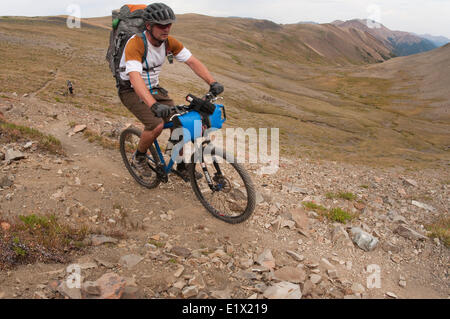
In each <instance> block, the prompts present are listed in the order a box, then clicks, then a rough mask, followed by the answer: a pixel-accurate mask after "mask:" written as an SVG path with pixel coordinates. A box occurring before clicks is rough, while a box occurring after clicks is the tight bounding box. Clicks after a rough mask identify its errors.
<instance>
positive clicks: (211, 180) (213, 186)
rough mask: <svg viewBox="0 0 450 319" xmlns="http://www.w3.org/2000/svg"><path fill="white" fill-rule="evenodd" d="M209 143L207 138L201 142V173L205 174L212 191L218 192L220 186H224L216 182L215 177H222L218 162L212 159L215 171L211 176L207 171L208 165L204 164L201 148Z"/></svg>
mask: <svg viewBox="0 0 450 319" xmlns="http://www.w3.org/2000/svg"><path fill="white" fill-rule="evenodd" d="M209 143H211V141H210V140H209V139H207V140H206V141H204V142H203V143H202V160H201V163H200V166H201V167H202V170H203V174H204V175H205V178H206V181H207V183H208V186H209V188H210V189H211V190H212V191H213V192H218V191H220V190H222V188H223V187H224V185H222V184H220V183H218V181H217V179H219V178H220V177H223V175H222V170H221V169H220V166H219V163H217V162H216V161H213V165H214V168H215V169H216V172H215V173H214V177H213V178H211V174H209V172H208V167H207V166H206V163H205V158H204V156H203V154H204V152H203V150H204V149H205V147H206V146H207V145H208V144H209ZM215 183H216V184H215Z"/></svg>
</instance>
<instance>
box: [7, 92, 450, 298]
mask: <svg viewBox="0 0 450 319" xmlns="http://www.w3.org/2000/svg"><path fill="white" fill-rule="evenodd" d="M43 89H44V88H43ZM5 115H6V117H7V118H8V120H11V121H13V122H17V123H19V124H20V123H21V124H26V125H29V126H34V127H36V128H38V129H40V130H41V131H43V132H45V133H48V134H52V135H53V136H55V137H56V138H58V139H59V140H60V141H61V143H62V145H63V148H64V150H65V152H66V155H67V156H66V157H64V158H61V157H58V156H48V155H44V156H43V155H41V154H39V153H36V152H31V153H27V158H26V159H25V160H22V161H19V162H15V163H13V164H11V165H4V166H3V171H5V172H7V173H11V174H13V175H14V186H13V187H12V188H11V189H7V190H4V191H3V192H0V209H2V210H3V212H8V213H9V214H28V213H35V212H39V213H42V214H46V213H55V214H56V215H57V216H58V217H59V218H61V219H63V220H65V221H66V222H68V223H70V224H73V225H77V224H78V225H80V224H83V223H87V224H89V225H91V226H93V227H97V228H98V229H99V230H101V231H105V232H114V231H120V232H122V233H124V234H125V235H126V237H127V238H125V239H122V240H120V241H119V242H118V244H117V245H104V246H91V247H89V249H88V250H87V251H86V253H85V255H84V256H82V257H80V258H78V259H76V260H73V262H77V263H87V262H90V263H91V264H92V263H94V265H95V266H92V268H89V269H85V270H83V279H84V280H85V281H86V280H92V281H95V280H97V279H98V278H99V277H101V276H102V275H103V274H105V273H108V272H115V273H117V274H119V275H120V276H122V277H124V278H134V279H133V280H134V281H135V285H136V286H137V287H139V290H140V293H141V295H140V296H141V297H145V298H155V297H156V298H172V297H173V298H183V296H185V293H184V292H183V291H185V290H183V289H185V287H184V286H183V287H184V288H183V289H181V288H176V287H174V284H175V283H176V282H177V281H178V282H179V281H180V280H181V279H183V280H184V283H185V286H186V287H187V286H189V285H191V286H192V285H194V286H195V285H197V286H198V287H197V288H198V291H197V295H195V296H194V297H198V298H204V297H209V298H217V296H218V295H217V293H216V292H217V291H220V292H222V293H227V294H228V295H227V296H229V297H230V298H248V297H250V296H251V295H253V294H255V293H256V294H257V297H258V298H263V293H264V290H265V288H264V287H266V288H267V287H269V286H270V285H273V284H275V283H276V282H277V280H274V278H273V276H274V273H273V272H266V271H265V270H263V271H262V272H258V271H256V272H255V271H252V268H254V267H256V266H255V265H256V263H255V262H256V261H257V259H258V256H259V255H260V254H261V253H262V252H263V251H264V250H265V249H270V250H271V251H272V253H273V257H274V259H275V263H276V269H281V268H283V267H286V266H293V267H298V268H299V269H304V270H303V271H307V272H308V277H307V278H309V276H310V275H313V274H317V273H318V274H320V276H321V278H322V281H321V282H320V283H317V284H313V285H312V286H311V287H310V288H307V286H308V285H310V281H309V279H308V280H306V281H305V279H302V280H303V282H302V283H301V288H302V292H303V294H304V295H305V297H308V298H343V297H344V295H352V294H355V295H356V296H357V297H358V293H360V295H359V297H363V298H385V297H386V292H393V293H395V294H396V295H397V296H398V297H400V298H446V297H447V296H448V293H449V292H450V291H448V273H446V271H445V269H446V267H447V266H448V261H449V259H448V249H447V248H445V247H444V246H443V245H440V246H436V244H435V243H434V242H432V241H431V240H430V241H427V242H425V243H422V242H412V241H408V240H405V239H403V238H401V237H399V236H397V235H393V234H392V228H393V226H395V225H394V224H393V223H392V222H390V221H389V219H386V218H385V217H383V216H382V215H385V214H387V212H388V211H389V210H390V209H392V207H391V204H389V205H388V204H386V203H388V202H392V205H393V207H394V208H395V209H396V210H397V209H398V210H399V211H401V212H403V211H404V210H403V208H405V207H407V211H408V212H409V215H407V218H408V223H410V224H411V225H413V227H414V228H415V229H418V228H417V227H418V224H417V223H418V222H419V221H420V219H419V218H418V217H416V216H422V215H421V214H423V212H421V211H418V212H417V213H414V214H413V213H412V212H413V211H414V212H415V210H414V209H412V206H410V205H409V206H408V204H407V202H406V200H404V199H402V198H400V197H399V198H397V197H394V198H395V200H394V199H389V200H387V202H384V201H386V199H385V200H383V197H382V196H387V197H389V196H397V195H393V194H392V187H394V189H395V188H399V187H405V186H402V179H401V177H402V176H403V174H402V173H398V172H396V171H394V172H392V171H383V170H372V169H370V168H364V167H356V166H350V165H346V164H337V163H319V162H317V161H308V160H302V161H297V160H296V159H282V165H281V168H280V171H279V173H278V174H277V175H274V176H259V175H257V174H256V169H257V168H259V166H258V165H256V166H254V165H253V166H252V165H247V167H248V169H249V171H250V173H251V175H252V178H253V179H254V182H255V184H256V186H257V191H258V193H259V194H260V196H259V200H258V206H257V209H256V211H255V213H254V215H253V216H252V218H251V219H250V220H249V221H247V222H245V223H243V224H239V225H229V224H226V223H224V222H222V221H219V220H217V219H215V218H213V217H212V216H211V215H210V214H209V213H208V212H207V211H206V210H205V209H204V208H203V207H202V206H201V204H200V203H199V202H198V201H197V199H196V197H195V195H194V194H193V192H192V190H191V188H190V185H189V184H186V183H184V182H183V181H182V180H181V179H179V178H178V177H177V176H172V177H171V179H170V181H169V183H168V184H161V185H160V187H158V188H157V189H154V190H148V189H145V188H143V187H141V186H139V185H138V184H137V183H136V182H135V181H134V180H133V179H132V178H131V176H129V174H128V172H127V171H126V169H125V167H124V165H123V163H122V159H121V156H120V153H119V151H118V150H109V149H104V148H102V147H100V146H98V145H96V144H93V143H89V142H88V141H87V140H86V139H85V138H84V137H83V136H82V134H80V133H79V134H75V135H72V136H71V135H70V134H69V133H70V132H71V130H72V129H71V128H70V127H69V125H68V123H69V122H76V123H77V124H86V125H88V128H89V129H93V130H100V131H101V130H102V129H106V130H111V129H112V128H113V127H112V126H111V124H110V123H111V120H110V119H108V120H107V119H106V117H105V116H104V114H102V113H97V112H88V111H85V110H82V109H78V108H74V107H72V106H70V105H68V104H65V105H64V107H61V105H60V104H58V105H57V107H55V106H54V105H53V104H51V103H46V102H43V101H41V100H40V99H39V98H37V97H36V96H35V95H33V96H30V97H28V98H17V99H16V100H14V108H13V109H12V110H11V111H9V112H7V114H5ZM23 115H26V117H28V119H29V120H28V121H26V120H25V118H24V117H23ZM55 115H56V116H55ZM129 122H130V119H128V118H123V117H116V118H115V119H114V125H119V126H121V127H124V126H125V123H129ZM437 175H439V174H437ZM422 177H423V176H422V175H421V174H417V175H415V176H413V178H414V179H416V180H420V181H421V184H423V187H425V188H427V189H433V191H435V193H434V194H435V197H436V198H435V199H436V200H435V201H433V203H432V205H433V206H434V207H436V208H437V212H440V213H442V212H444V213H445V212H446V213H448V207H445V205H447V202H448V200H446V199H445V198H447V199H448V196H447V195H448V190H447V188H446V187H442V189H441V188H440V187H441V184H439V183H440V182H439V180H438V179H436V178H435V175H429V176H427V178H428V179H425V178H424V179H423V180H422V179H421V178H422ZM362 184H367V185H369V186H367V188H370V189H365V188H362V189H361V188H360V185H362ZM92 185H94V186H95V185H100V186H98V187H92ZM289 185H299V187H302V189H306V190H301V189H300V190H295V189H294V190H295V191H290V190H286V188H289V187H290V186H289ZM335 185H341V186H342V185H345V186H346V187H347V188H348V190H352V191H353V192H355V193H356V194H357V196H358V198H360V199H361V200H363V201H364V205H365V206H366V208H365V209H366V210H365V211H364V212H363V213H361V217H360V219H359V220H357V221H355V222H352V225H354V226H356V225H365V226H362V227H366V228H371V229H373V230H374V231H376V233H377V234H379V235H381V236H383V237H382V238H381V241H382V243H383V244H384V243H386V242H388V241H389V240H390V238H392V237H396V238H397V237H398V239H397V242H396V246H398V247H399V248H400V251H399V252H398V253H393V254H392V253H387V252H385V251H384V249H382V248H381V247H379V248H377V250H375V251H373V252H364V251H362V250H360V249H358V248H353V249H352V250H350V251H347V250H346V249H343V248H339V247H338V246H336V245H335V243H334V238H333V235H332V234H333V228H334V227H335V226H333V224H332V223H330V222H324V221H322V220H320V219H316V218H315V217H314V214H312V212H309V213H308V215H307V216H308V217H307V218H306V220H307V224H308V225H309V226H308V229H309V235H308V236H307V237H306V236H305V235H304V234H305V233H304V232H298V231H297V228H296V227H295V226H294V227H293V226H292V224H290V223H289V221H290V220H292V215H291V214H292V210H293V209H295V208H296V207H298V206H301V202H302V201H307V200H314V201H315V202H317V203H322V204H323V205H328V204H333V205H336V204H338V205H341V207H348V209H350V210H355V208H354V207H353V205H354V204H353V203H351V202H348V201H345V200H334V201H333V200H327V199H326V197H325V194H326V193H327V191H329V190H330V189H331V188H330V187H333V186H335ZM393 185H394V186H393ZM420 187H422V185H420ZM407 191H408V192H411V194H413V192H417V193H421V192H422V188H420V189H417V190H414V189H413V188H411V189H409V188H408V189H407ZM302 192H304V193H305V194H304V193H302ZM7 194H12V195H11V196H10V197H9V200H6V199H5V196H6V195H7ZM55 194H59V195H58V196H56V198H55ZM446 194H447V195H446ZM262 195H263V196H262ZM438 195H439V196H438ZM446 196H447V197H446ZM396 201H398V204H397V203H395V204H394V203H393V202H396ZM77 205H78V206H77ZM355 205H356V204H355ZM80 206H81V207H83V208H84V209H81V210H80V209H78V208H79V207H80ZM397 206H398V207H397ZM77 207H78V208H77ZM355 207H356V206H355ZM405 209H406V208H405ZM377 216H379V217H377ZM381 217H383V218H384V219H381ZM412 217H414V219H411V218H412ZM291 223H292V221H291ZM293 223H294V225H295V222H293ZM277 225H278V226H277ZM154 238H157V240H155V239H154ZM155 243H158V245H156V246H155ZM159 244H161V246H159ZM380 246H382V244H380ZM174 247H183V248H184V249H187V250H188V251H189V252H190V253H189V255H190V256H189V257H186V256H184V257H183V256H180V253H177V251H180V249H179V248H178V249H175V248H174ZM288 250H291V251H295V252H297V253H298V254H301V255H302V256H303V261H301V262H299V261H298V260H295V259H293V258H292V257H291V256H290V255H289V254H287V253H286V252H287V251H288ZM181 251H182V252H183V250H181ZM419 251H420V252H419ZM130 254H134V255H138V256H142V257H143V258H144V259H143V260H142V261H141V262H139V263H138V264H137V265H136V266H134V267H132V268H130V269H128V268H127V267H124V266H123V265H121V263H120V258H121V257H123V256H128V255H130ZM181 254H182V253H181ZM400 256H401V257H400ZM194 257H195V258H194ZM394 257H395V258H394ZM323 258H326V259H327V260H330V261H332V262H333V264H334V267H336V269H337V270H338V275H339V278H338V279H336V278H334V279H333V278H331V277H329V275H328V272H327V269H326V267H327V266H323V265H324V262H323ZM393 260H395V262H394V261H393ZM105 261H106V262H105ZM314 263H317V265H318V267H317V269H313V268H310V266H307V265H311V264H314ZM105 264H111V265H109V266H105ZM371 264H377V265H380V266H381V267H382V270H383V277H382V287H381V288H378V289H368V288H367V287H366V279H367V277H368V275H369V274H368V273H367V272H366V271H365V269H366V267H367V266H368V265H371ZM319 265H320V266H319ZM349 265H350V267H349ZM67 266H68V265H61V264H36V265H32V266H20V267H17V268H16V269H14V270H12V271H11V272H8V273H0V287H1V288H0V293H2V292H4V293H5V294H6V297H12V298H33V297H35V295H36V292H39V291H42V292H43V293H44V294H45V295H46V296H48V297H61V295H59V294H55V292H54V291H52V290H51V289H49V288H48V285H49V284H50V283H51V282H52V280H61V279H64V278H66V276H67V274H66V273H65V267H67ZM180 266H183V269H184V271H183V276H182V277H176V276H174V273H175V272H176V271H177V270H179V269H180V268H179V267H180ZM323 267H325V268H323ZM30 269H31V271H30ZM312 270H314V272H310V271H312ZM200 275H201V276H202V278H203V279H204V281H205V285H204V286H205V287H204V288H201V287H202V286H203V285H202V284H198V283H196V284H194V283H192V282H191V283H190V284H189V282H190V280H191V279H192V278H195V277H196V276H200ZM400 276H402V277H403V276H404V277H406V279H407V282H408V286H407V288H402V287H399V285H398V280H399V278H400ZM180 278H181V279H180ZM306 282H308V284H307V283H306ZM356 283H360V284H362V285H363V286H364V287H365V288H363V291H362V292H357V291H358V289H356V288H355V289H353V290H352V287H353V286H352V285H353V284H356ZM176 286H177V287H178V286H179V285H176ZM43 287H45V288H43ZM308 289H310V291H308ZM214 291H216V292H214Z"/></svg>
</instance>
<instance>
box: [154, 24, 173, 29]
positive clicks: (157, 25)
mask: <svg viewBox="0 0 450 319" xmlns="http://www.w3.org/2000/svg"><path fill="white" fill-rule="evenodd" d="M155 26H156V27H158V28H160V29H167V28H170V27H171V26H172V23H169V24H158V23H156V24H155Z"/></svg>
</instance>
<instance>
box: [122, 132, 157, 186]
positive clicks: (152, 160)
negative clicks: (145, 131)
mask: <svg viewBox="0 0 450 319" xmlns="http://www.w3.org/2000/svg"><path fill="white" fill-rule="evenodd" d="M140 138H141V131H140V130H139V129H137V128H134V127H130V128H127V129H126V130H124V131H123V132H122V133H121V134H120V154H121V155H122V159H123V162H124V164H125V167H126V168H127V170H128V172H129V173H130V174H131V176H133V178H134V179H135V180H136V182H138V183H139V184H140V185H142V186H144V187H146V188H155V187H157V186H158V185H159V183H161V180H160V179H159V177H158V175H157V173H156V168H157V166H158V165H159V164H160V160H159V156H158V153H157V152H156V149H155V147H154V146H153V145H151V146H150V148H149V151H150V152H147V164H148V166H149V167H150V168H151V170H152V174H151V176H149V177H146V176H141V174H140V173H139V172H138V170H137V169H136V168H135V167H134V165H133V158H134V155H135V152H136V150H137V146H138V144H139V140H140Z"/></svg>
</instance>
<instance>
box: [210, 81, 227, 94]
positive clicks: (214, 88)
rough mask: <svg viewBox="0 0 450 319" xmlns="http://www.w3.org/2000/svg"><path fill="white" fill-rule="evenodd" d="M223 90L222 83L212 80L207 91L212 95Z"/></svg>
mask: <svg viewBox="0 0 450 319" xmlns="http://www.w3.org/2000/svg"><path fill="white" fill-rule="evenodd" d="M223 90H224V88H223V85H222V84H220V83H219V82H214V83H212V84H211V85H210V87H209V92H211V93H212V94H213V95H214V96H218V95H219V94H220V93H222V92H223Z"/></svg>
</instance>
